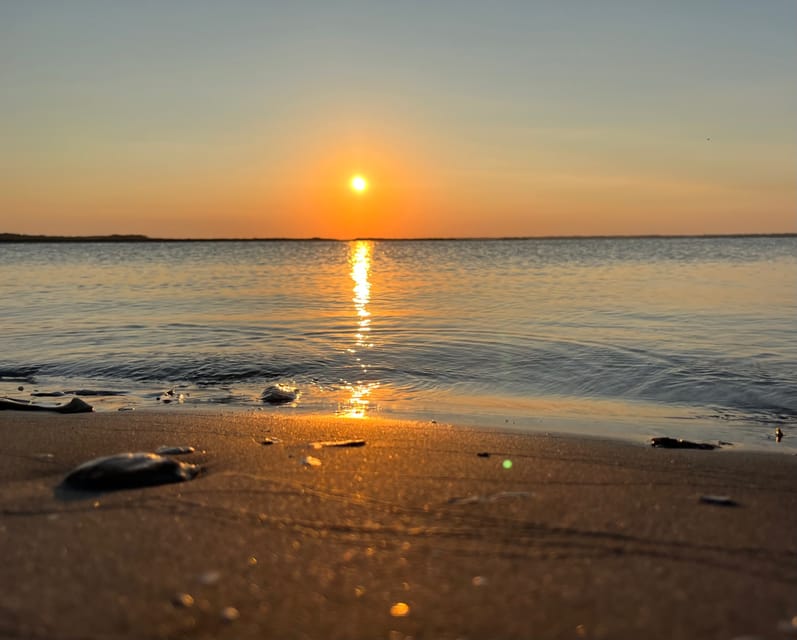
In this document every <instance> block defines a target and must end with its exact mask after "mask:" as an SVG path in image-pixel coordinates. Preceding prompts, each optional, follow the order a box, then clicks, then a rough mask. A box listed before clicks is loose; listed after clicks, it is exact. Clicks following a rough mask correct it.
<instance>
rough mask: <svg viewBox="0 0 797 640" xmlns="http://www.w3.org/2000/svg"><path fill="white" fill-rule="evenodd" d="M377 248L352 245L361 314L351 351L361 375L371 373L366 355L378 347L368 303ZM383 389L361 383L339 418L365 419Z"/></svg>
mask: <svg viewBox="0 0 797 640" xmlns="http://www.w3.org/2000/svg"><path fill="white" fill-rule="evenodd" d="M372 249H373V245H372V243H371V242H368V241H366V240H358V241H356V242H353V243H352V244H351V245H350V249H349V264H350V265H351V279H352V281H353V282H354V288H353V289H352V291H353V292H354V297H353V298H352V302H353V303H354V310H355V313H356V315H357V331H356V333H355V334H354V347H353V348H350V349H348V351H349V352H350V353H352V354H354V356H355V360H356V362H357V364H358V365H359V368H360V371H361V373H363V374H365V373H367V372H368V364H367V363H366V362H364V361H363V357H362V356H363V354H364V353H365V352H366V351H367V350H368V349H371V348H372V347H373V346H374V345H373V343H372V342H371V341H370V332H371V312H370V311H368V304H369V303H370V301H371V281H370V280H369V275H370V272H371V252H372ZM378 386H379V383H378V382H365V381H363V380H357V381H356V382H353V383H351V384H350V385H349V386H348V387H347V389H348V392H349V398H348V399H347V400H346V401H344V402H342V403H341V404H340V405H339V407H338V415H341V416H345V417H347V418H365V417H366V413H367V411H368V408H369V405H370V400H369V399H368V396H370V394H371V391H373V390H374V389H375V388H376V387H378Z"/></svg>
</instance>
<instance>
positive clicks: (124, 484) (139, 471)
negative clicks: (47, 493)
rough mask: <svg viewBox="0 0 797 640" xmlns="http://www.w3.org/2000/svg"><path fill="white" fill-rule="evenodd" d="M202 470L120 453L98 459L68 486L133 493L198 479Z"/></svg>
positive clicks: (146, 455)
mask: <svg viewBox="0 0 797 640" xmlns="http://www.w3.org/2000/svg"><path fill="white" fill-rule="evenodd" d="M200 471H201V467H199V466H198V465H194V464H187V463H185V462H178V461H176V460H172V459H171V458H164V457H163V456H159V455H158V454H155V453H119V454H117V455H113V456H106V457H103V458H95V459H94V460H89V461H88V462H84V463H83V464H81V465H80V466H79V467H76V468H75V469H74V470H72V471H71V472H70V473H69V475H67V476H66V478H65V479H64V484H66V485H69V486H71V487H73V488H76V489H89V490H95V491H104V490H109V489H132V488H135V487H149V486H154V485H159V484H168V483H171V482H185V481H186V480H192V479H193V478H195V477H196V476H197V475H198V474H199V472H200Z"/></svg>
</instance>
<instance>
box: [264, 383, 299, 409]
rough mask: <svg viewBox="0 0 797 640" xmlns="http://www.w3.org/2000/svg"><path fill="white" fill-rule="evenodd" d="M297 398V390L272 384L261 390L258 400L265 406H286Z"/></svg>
mask: <svg viewBox="0 0 797 640" xmlns="http://www.w3.org/2000/svg"><path fill="white" fill-rule="evenodd" d="M297 396H298V389H291V388H290V387H286V386H285V385H282V384H274V385H271V386H269V387H266V388H265V389H263V393H262V394H260V399H261V400H262V401H263V402H265V403H267V404H287V403H289V402H294V401H295V400H296V398H297Z"/></svg>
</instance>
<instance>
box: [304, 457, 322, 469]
mask: <svg viewBox="0 0 797 640" xmlns="http://www.w3.org/2000/svg"><path fill="white" fill-rule="evenodd" d="M302 464H303V465H304V466H305V467H320V466H321V461H320V460H319V459H318V458H314V457H313V456H304V457H303V458H302Z"/></svg>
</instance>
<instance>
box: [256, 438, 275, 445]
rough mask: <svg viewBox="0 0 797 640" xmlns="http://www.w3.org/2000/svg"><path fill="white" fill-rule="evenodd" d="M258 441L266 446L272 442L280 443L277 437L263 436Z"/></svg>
mask: <svg viewBox="0 0 797 640" xmlns="http://www.w3.org/2000/svg"><path fill="white" fill-rule="evenodd" d="M259 442H260V444H262V445H263V446H264V447H268V446H270V445H272V444H279V443H280V439H279V438H263V439H262V440H260V441H259Z"/></svg>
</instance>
